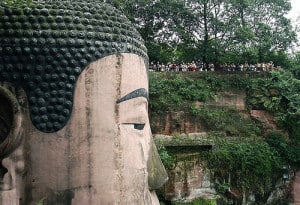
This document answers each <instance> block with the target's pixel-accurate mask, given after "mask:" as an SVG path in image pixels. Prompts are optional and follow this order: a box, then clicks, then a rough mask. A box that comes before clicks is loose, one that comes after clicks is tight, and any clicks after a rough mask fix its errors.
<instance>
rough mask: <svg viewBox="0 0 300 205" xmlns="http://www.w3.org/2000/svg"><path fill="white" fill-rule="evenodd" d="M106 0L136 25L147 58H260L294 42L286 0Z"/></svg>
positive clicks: (207, 60) (168, 59)
mask: <svg viewBox="0 0 300 205" xmlns="http://www.w3.org/2000/svg"><path fill="white" fill-rule="evenodd" d="M106 1H107V2H109V3H112V4H114V5H115V6H117V7H118V8H119V9H121V10H123V12H124V13H125V14H126V15H127V16H128V17H129V18H130V20H131V21H132V22H133V23H134V24H135V26H136V28H137V29H138V30H139V32H140V33H141V35H142V37H143V38H144V39H145V42H146V46H147V48H148V50H149V56H150V59H152V60H160V61H163V62H164V61H165V62H166V61H190V60H202V61H204V62H206V63H208V62H214V63H223V62H226V63H230V62H233V63H240V62H245V61H248V62H259V61H260V62H263V61H269V60H270V59H272V57H274V56H276V55H278V54H280V53H282V52H285V51H286V50H287V48H288V47H289V46H290V45H291V44H292V43H293V42H296V40H297V39H296V32H295V30H294V29H293V27H292V25H291V21H290V20H289V19H288V18H287V17H286V14H287V13H288V12H289V10H290V9H291V4H290V1H289V0H273V1H270V0H155V1H150V0H128V1H121V0H106ZM167 54H169V55H167ZM279 63H280V62H279Z"/></svg>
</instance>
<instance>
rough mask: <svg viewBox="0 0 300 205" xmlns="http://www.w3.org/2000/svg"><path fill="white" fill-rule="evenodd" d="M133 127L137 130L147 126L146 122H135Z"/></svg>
mask: <svg viewBox="0 0 300 205" xmlns="http://www.w3.org/2000/svg"><path fill="white" fill-rule="evenodd" d="M133 127H134V129H136V130H143V129H144V127H145V124H133Z"/></svg>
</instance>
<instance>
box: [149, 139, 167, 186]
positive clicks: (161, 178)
mask: <svg viewBox="0 0 300 205" xmlns="http://www.w3.org/2000/svg"><path fill="white" fill-rule="evenodd" d="M147 169H148V186H149V189H150V190H155V189H159V188H160V187H162V186H163V185H164V184H165V183H166V182H167V181H168V174H167V171H166V169H165V167H164V165H163V163H162V161H161V159H160V156H159V153H158V151H157V148H156V146H155V143H154V141H153V139H152V137H151V142H150V151H149V159H148V162H147Z"/></svg>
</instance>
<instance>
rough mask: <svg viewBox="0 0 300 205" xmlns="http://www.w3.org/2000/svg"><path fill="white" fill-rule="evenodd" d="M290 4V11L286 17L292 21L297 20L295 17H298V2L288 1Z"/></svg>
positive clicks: (295, 0)
mask: <svg viewBox="0 0 300 205" xmlns="http://www.w3.org/2000/svg"><path fill="white" fill-rule="evenodd" d="M290 1H291V4H292V10H291V11H290V13H289V14H288V17H290V18H291V19H292V20H293V21H295V20H296V19H297V17H298V16H299V15H300V0H290Z"/></svg>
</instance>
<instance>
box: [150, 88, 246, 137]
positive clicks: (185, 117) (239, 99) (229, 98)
mask: <svg viewBox="0 0 300 205" xmlns="http://www.w3.org/2000/svg"><path fill="white" fill-rule="evenodd" d="M205 104H206V106H210V107H219V108H220V107H225V108H226V107H228V108H235V109H237V110H239V111H241V112H245V111H246V91H245V90H230V91H226V92H220V93H218V95H216V96H215V98H214V99H211V100H210V101H208V102H206V103H205ZM201 106H203V103H201V102H196V103H195V107H196V108H201ZM150 120H151V128H152V132H153V134H165V135H176V134H181V133H200V132H206V131H207V130H206V128H205V125H204V124H203V122H202V121H201V120H200V119H199V118H197V117H195V116H194V115H192V114H191V113H189V112H185V111H180V112H172V111H170V112H165V113H156V112H155V111H152V112H151V113H150Z"/></svg>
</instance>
